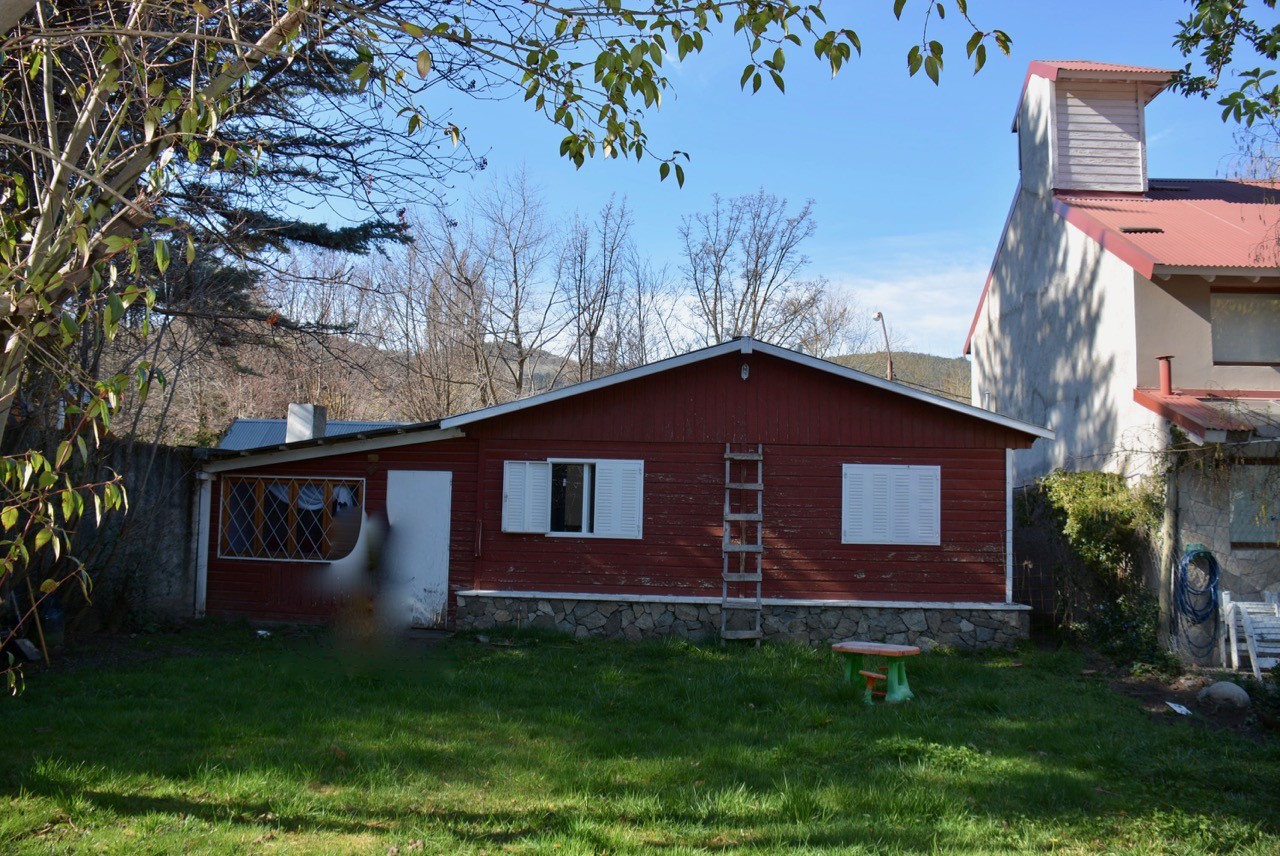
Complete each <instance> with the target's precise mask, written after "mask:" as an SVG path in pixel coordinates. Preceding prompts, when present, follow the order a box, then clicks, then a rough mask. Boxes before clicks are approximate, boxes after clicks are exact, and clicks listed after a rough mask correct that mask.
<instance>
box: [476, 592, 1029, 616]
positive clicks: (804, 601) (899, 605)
mask: <svg viewBox="0 0 1280 856" xmlns="http://www.w3.org/2000/svg"><path fill="white" fill-rule="evenodd" d="M456 597H459V598H468V597H491V598H497V597H505V598H511V599H512V600H593V601H605V602H618V603H687V604H707V605H708V606H710V605H713V604H714V605H717V606H718V605H719V604H721V603H722V602H723V601H722V600H721V599H720V596H719V595H715V596H705V597H704V596H698V595H674V594H648V593H645V592H632V593H629V594H617V593H609V594H596V593H594V592H572V591H517V590H513V589H467V590H466V591H460V592H458V593H457V595H456ZM761 603H764V604H765V605H767V606H820V607H829V606H836V607H839V606H846V607H849V606H851V607H859V608H862V609H965V610H987V611H992V612H997V611H998V612H1029V611H1030V610H1031V607H1029V606H1027V605H1025V604H1021V603H995V602H989V601H956V602H954V603H953V602H951V601H943V600H829V599H816V598H815V599H809V598H796V597H766V598H761Z"/></svg>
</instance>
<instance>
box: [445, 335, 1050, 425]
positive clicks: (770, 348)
mask: <svg viewBox="0 0 1280 856" xmlns="http://www.w3.org/2000/svg"><path fill="white" fill-rule="evenodd" d="M735 353H736V354H751V353H762V354H768V355H770V356H773V357H777V358H778V359H780V360H787V361H789V362H792V363H797V364H799V365H802V366H807V367H808V368H812V369H817V370H818V371H822V372H827V373H828V374H833V375H835V376H837V377H842V378H845V379H847V380H853V381H857V382H859V383H864V384H867V385H868V386H873V387H875V388H877V389H882V390H884V391H886V392H891V393H895V394H897V395H903V396H906V397H907V398H913V399H915V400H917V401H923V402H925V403H927V404H933V405H937V406H938V407H941V408H943V409H946V410H952V411H955V412H956V413H961V414H963V415H965V416H971V417H973V418H975V419H981V420H982V421H984V422H991V423H994V424H996V425H1000V426H1002V427H1004V428H1011V429H1013V430H1014V431H1021V432H1022V433H1024V434H1030V435H1032V436H1033V437H1042V438H1044V439H1046V440H1052V439H1054V433H1053V431H1051V430H1049V429H1048V428H1042V427H1040V426H1038V425H1032V424H1030V423H1028V422H1022V421H1020V420H1018V419H1011V418H1009V417H1008V416H1001V415H1000V414H998V413H993V412H991V411H990V410H983V409H982V408H980V407H974V406H973V405H971V404H962V403H960V402H958V401H953V400H951V399H949V398H944V397H942V396H940V395H931V394H930V393H927V392H921V391H920V390H917V389H913V388H912V387H909V386H905V385H903V384H899V383H894V382H893V381H889V380H882V379H880V378H878V377H876V376H875V375H869V374H866V373H865V372H860V371H857V370H855V369H850V368H846V367H844V366H842V365H839V364H837V363H833V362H830V361H829V360H822V359H819V358H817V357H811V356H808V355H807V354H801V353H799V352H798V351H792V350H789V349H787V348H780V347H778V346H777V345H770V344H768V343H766V342H760V341H757V340H755V339H750V338H746V337H743V338H739V339H731V340H730V341H728V342H724V343H721V344H719V345H713V346H711V347H709V348H702V349H701V350H697V351H691V352H689V353H687V354H681V355H680V356H678V357H670V358H668V359H665V360H659V361H658V362H656V363H649V364H648V365H645V366H640V367H638V368H634V369H628V370H627V371H623V372H618V373H617V374H612V375H609V376H608V377H602V378H597V379H595V380H589V381H586V382H584V383H577V384H574V385H573V386H566V387H564V388H563V389H557V390H554V391H553V392H544V393H542V394H541V395H535V396H533V397H531V398H525V399H521V400H520V401H512V402H508V403H507V404H499V405H495V406H494V407H486V408H485V409H483V410H475V411H472V412H471V413H464V414H462V415H460V416H452V417H449V418H447V419H441V420H440V427H441V428H460V427H462V426H463V425H470V424H472V423H474V422H480V421H482V420H485V419H492V418H493V417H495V416H504V415H507V414H509V413H518V412H519V411H521V410H525V409H527V408H530V407H537V406H539V405H542V404H550V403H551V402H553V401H561V400H563V399H566V398H572V397H573V396H575V395H583V394H585V393H588V392H594V391H595V390H599V389H605V388H607V387H610V386H613V385H615V384H619V383H626V382H627V381H631V380H636V379H638V378H642V377H648V376H649V375H654V374H658V373H660V372H665V371H668V370H670V369H675V368H679V367H681V366H687V365H692V364H694V363H699V362H702V361H703V360H710V359H715V358H716V357H721V356H724V355H725V354H735Z"/></svg>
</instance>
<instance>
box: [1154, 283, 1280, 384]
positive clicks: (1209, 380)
mask: <svg viewBox="0 0 1280 856" xmlns="http://www.w3.org/2000/svg"><path fill="white" fill-rule="evenodd" d="M1133 279H1134V292H1135V303H1136V310H1137V313H1136V321H1137V342H1138V349H1137V352H1138V385H1139V386H1144V387H1152V388H1155V387H1158V386H1159V385H1160V374H1159V366H1158V365H1157V364H1156V361H1155V357H1156V356H1157V355H1158V354H1173V356H1174V360H1173V385H1174V387H1175V388H1182V389H1274V390H1280V368H1277V367H1275V366H1215V365H1214V364H1213V337H1212V329H1211V327H1210V319H1209V292H1210V289H1211V288H1216V287H1233V288H1259V289H1275V288H1276V287H1277V286H1280V279H1276V280H1270V281H1268V280H1263V281H1261V282H1259V283H1252V282H1250V281H1249V280H1247V279H1241V278H1235V279H1233V278H1229V277H1218V278H1217V279H1215V280H1214V281H1213V283H1209V282H1208V281H1207V280H1205V279H1204V278H1203V277H1198V276H1175V277H1171V278H1170V279H1168V280H1159V279H1157V280H1156V281H1154V282H1153V281H1151V280H1149V279H1147V278H1146V277H1143V276H1139V275H1137V274H1134V277H1133ZM1278 335H1280V334H1278Z"/></svg>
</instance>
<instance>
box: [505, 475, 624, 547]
mask: <svg viewBox="0 0 1280 856" xmlns="http://www.w3.org/2000/svg"><path fill="white" fill-rule="evenodd" d="M511 464H520V465H528V464H544V465H546V468H547V496H546V504H547V529H546V530H545V531H543V530H540V529H528V528H521V529H507V528H506V526H505V521H506V519H507V516H508V515H507V503H508V501H509V496H508V486H507V481H506V480H507V467H508V465H511ZM556 464H589V465H591V466H592V468H593V476H592V478H591V480H590V482H591V487H590V488H588V489H586V490H584V491H583V493H584V497H583V502H584V509H585V503H586V502H587V501H588V500H589V501H590V502H591V503H592V508H591V528H592V531H591V532H560V531H553V530H552V529H551V517H552V515H551V504H552V503H551V495H552V491H554V490H555V485H554V479H553V478H552V472H553V470H552V468H553V467H554V466H555V465H556ZM602 464H603V465H606V468H607V466H608V465H609V464H634V465H635V468H636V473H637V479H638V481H637V491H638V497H637V498H638V500H639V501H638V506H637V509H636V518H635V524H636V527H635V534H634V535H623V534H618V533H617V532H599V531H597V529H598V528H599V525H600V519H601V517H602V516H605V515H602V514H601V513H600V512H601V509H600V506H599V504H598V503H599V500H600V496H601V494H602V491H601V490H600V471H601V465H602ZM527 483H528V480H527V478H526V481H525V484H526V485H527ZM502 491H503V498H502V508H501V510H500V520H501V521H502V523H501V524H500V530H501V531H502V532H504V533H506V534H510V535H541V536H543V537H545V538H589V539H604V540H613V541H638V540H641V539H643V538H644V460H643V459H640V458H584V457H548V458H542V459H537V460H514V459H512V460H505V461H503V485H502ZM526 506H527V500H526ZM522 519H523V518H522Z"/></svg>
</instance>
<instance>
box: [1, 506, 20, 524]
mask: <svg viewBox="0 0 1280 856" xmlns="http://www.w3.org/2000/svg"><path fill="white" fill-rule="evenodd" d="M17 522H18V506H16V505H10V506H8V507H7V508H5V510H4V511H0V525H2V526H4V528H5V529H12V528H13V526H14V524H15V523H17Z"/></svg>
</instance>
